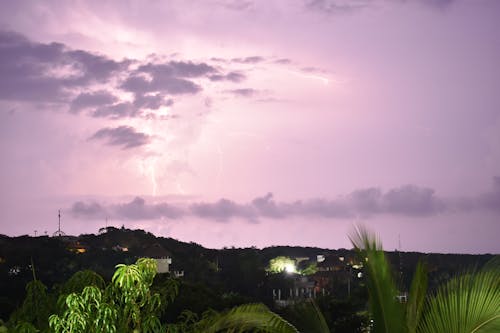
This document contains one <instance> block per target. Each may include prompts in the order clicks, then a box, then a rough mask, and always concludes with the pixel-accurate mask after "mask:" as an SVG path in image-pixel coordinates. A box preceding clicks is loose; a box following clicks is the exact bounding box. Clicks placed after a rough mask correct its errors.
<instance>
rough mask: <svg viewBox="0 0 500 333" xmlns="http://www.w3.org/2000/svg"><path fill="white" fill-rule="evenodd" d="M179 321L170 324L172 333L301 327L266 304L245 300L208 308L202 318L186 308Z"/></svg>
mask: <svg viewBox="0 0 500 333" xmlns="http://www.w3.org/2000/svg"><path fill="white" fill-rule="evenodd" d="M180 319H181V321H180V322H179V323H178V324H173V325H168V326H167V332H168V333H181V332H182V333H202V332H203V333H205V332H206V333H216V332H269V333H297V332H298V331H297V329H296V328H295V327H294V326H293V325H291V324H290V323H288V322H287V321H286V320H284V319H283V318H282V317H280V316H279V315H277V314H276V313H274V312H272V311H270V310H269V309H268V308H267V307H266V306H265V305H263V304H245V305H241V306H238V307H235V308H233V309H231V310H229V311H226V312H223V313H218V312H216V311H213V310H209V311H205V312H204V313H203V316H202V318H201V319H200V318H198V316H197V315H196V314H194V313H193V312H190V311H185V312H183V313H182V315H181V318H180Z"/></svg>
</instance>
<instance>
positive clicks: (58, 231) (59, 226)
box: [52, 209, 66, 237]
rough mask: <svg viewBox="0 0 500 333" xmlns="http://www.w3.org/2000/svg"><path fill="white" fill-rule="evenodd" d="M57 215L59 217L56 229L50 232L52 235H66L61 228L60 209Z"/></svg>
mask: <svg viewBox="0 0 500 333" xmlns="http://www.w3.org/2000/svg"><path fill="white" fill-rule="evenodd" d="M57 217H58V219H59V224H58V228H57V231H56V232H54V233H53V234H52V237H61V236H66V234H65V233H64V232H63V231H62V230H61V210H60V209H59V211H58V213H57Z"/></svg>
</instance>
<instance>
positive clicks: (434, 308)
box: [350, 227, 500, 333]
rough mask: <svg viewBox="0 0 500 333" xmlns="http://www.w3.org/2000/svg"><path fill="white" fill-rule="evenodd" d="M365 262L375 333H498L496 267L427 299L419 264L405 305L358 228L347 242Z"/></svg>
mask: <svg viewBox="0 0 500 333" xmlns="http://www.w3.org/2000/svg"><path fill="white" fill-rule="evenodd" d="M350 239H351V242H352V244H353V245H354V248H355V249H356V251H357V252H358V254H359V256H360V258H362V259H363V260H364V261H365V269H366V276H367V279H366V281H367V282H366V284H367V288H368V293H369V303H370V312H371V315H372V317H373V328H374V332H375V333H400V332H403V333H404V332H408V333H415V332H416V333H443V332H453V333H480V332H481V333H489V332H498V331H500V264H499V259H498V258H496V259H494V260H492V261H491V262H490V263H489V264H487V265H486V266H485V267H484V268H483V269H482V270H479V271H478V270H474V271H470V272H466V273H464V274H462V275H459V276H457V277H455V278H453V279H451V280H450V281H449V282H448V283H446V284H445V285H443V286H441V287H439V288H438V291H437V292H436V293H435V294H433V295H429V296H428V297H427V298H426V292H427V273H426V269H425V266H424V265H423V264H422V263H419V264H418V266H417V269H416V272H415V275H414V277H413V280H412V283H411V288H410V294H409V296H408V303H406V304H405V303H401V302H399V301H398V300H397V298H396V296H397V294H398V290H397V288H396V284H395V280H394V278H393V274H392V270H391V267H390V264H389V262H388V260H387V258H386V257H385V254H384V252H383V250H382V245H381V243H380V241H379V240H378V238H377V237H376V236H374V235H373V234H372V233H370V232H369V231H367V230H366V229H365V228H363V227H358V228H357V229H356V230H355V231H354V233H353V234H352V235H351V237H350Z"/></svg>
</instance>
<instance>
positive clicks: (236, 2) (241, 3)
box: [218, 0, 253, 11]
mask: <svg viewBox="0 0 500 333" xmlns="http://www.w3.org/2000/svg"><path fill="white" fill-rule="evenodd" d="M218 4H219V5H220V6H222V7H224V8H226V9H229V10H235V11H244V10H248V9H250V8H251V7H252V6H253V2H252V1H246V0H230V1H228V0H226V1H219V2H218Z"/></svg>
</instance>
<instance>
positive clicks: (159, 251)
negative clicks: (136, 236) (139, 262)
mask: <svg viewBox="0 0 500 333" xmlns="http://www.w3.org/2000/svg"><path fill="white" fill-rule="evenodd" d="M142 256H143V257H146V258H152V259H154V260H155V261H156V265H157V270H156V272H157V273H159V274H161V273H170V265H171V264H172V254H171V253H170V252H168V251H167V250H166V249H165V248H164V247H163V246H161V245H160V244H159V243H154V244H153V245H151V246H148V247H146V248H145V249H144V251H143V252H142Z"/></svg>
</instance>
